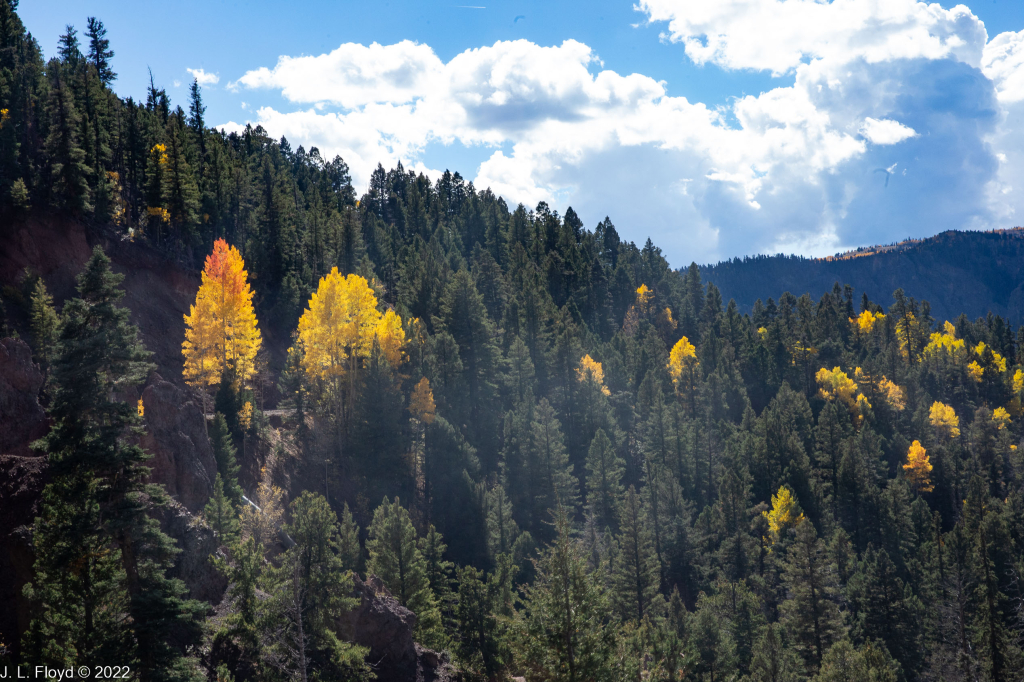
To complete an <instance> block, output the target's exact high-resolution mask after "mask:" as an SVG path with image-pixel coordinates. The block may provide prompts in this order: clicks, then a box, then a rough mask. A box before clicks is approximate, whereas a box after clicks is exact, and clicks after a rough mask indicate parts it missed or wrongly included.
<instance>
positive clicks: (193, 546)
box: [159, 501, 228, 606]
mask: <svg viewBox="0 0 1024 682" xmlns="http://www.w3.org/2000/svg"><path fill="white" fill-rule="evenodd" d="M159 517H160V526H161V527H162V528H163V530H164V532H165V533H167V534H168V535H170V536H171V537H172V538H174V539H175V540H177V542H178V547H179V548H180V549H181V553H180V554H179V555H178V556H177V558H176V559H175V562H174V569H173V570H172V571H171V573H170V575H171V577H172V578H180V579H181V580H182V581H183V582H184V583H185V586H186V587H188V596H189V597H191V598H192V599H200V600H202V601H205V602H209V603H210V604H211V605H213V606H216V605H217V604H219V603H220V602H221V599H223V598H224V592H225V591H226V590H227V588H228V579H227V577H226V576H225V575H224V574H223V573H221V572H220V571H218V570H217V569H216V567H215V566H214V565H213V560H214V558H215V557H221V558H223V554H222V553H221V551H220V540H219V539H218V538H217V535H216V533H214V531H213V529H212V528H210V527H209V526H208V525H206V523H205V522H204V521H203V520H202V518H201V517H198V516H193V515H192V514H189V513H188V510H187V509H185V507H183V506H182V505H181V504H179V503H177V502H173V501H172V502H171V503H170V504H169V505H167V506H166V507H164V508H163V509H161V510H160V513H159Z"/></svg>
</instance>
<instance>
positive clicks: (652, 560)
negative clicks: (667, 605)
mask: <svg viewBox="0 0 1024 682" xmlns="http://www.w3.org/2000/svg"><path fill="white" fill-rule="evenodd" d="M650 526H651V524H650V520H649V518H648V512H647V510H645V509H644V508H643V504H642V503H641V499H640V495H638V494H637V492H636V490H635V489H634V488H633V486H629V489H628V490H626V494H625V497H624V498H623V500H622V506H621V508H620V510H619V529H620V530H619V534H618V536H617V537H616V542H617V545H618V546H617V551H616V555H615V564H614V566H613V568H612V575H611V584H612V589H613V594H614V595H615V597H614V598H615V602H616V604H617V606H618V609H619V613H620V614H621V616H622V618H623V620H634V619H635V620H636V622H637V623H640V622H641V621H643V619H644V616H645V615H650V612H651V608H652V604H653V602H654V601H655V597H656V596H657V594H658V590H659V588H660V587H661V577H660V575H659V566H658V558H657V556H656V555H655V553H654V541H653V538H652V537H651V528H650Z"/></svg>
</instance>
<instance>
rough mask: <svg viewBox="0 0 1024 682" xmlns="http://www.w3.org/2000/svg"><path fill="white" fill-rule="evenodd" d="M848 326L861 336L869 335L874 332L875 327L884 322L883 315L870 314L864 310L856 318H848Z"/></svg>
mask: <svg viewBox="0 0 1024 682" xmlns="http://www.w3.org/2000/svg"><path fill="white" fill-rule="evenodd" d="M849 320H850V324H851V325H853V328H854V330H855V331H857V332H859V333H861V334H870V333H871V332H872V331H874V329H875V326H876V325H878V324H880V323H882V322H884V320H885V315H883V314H882V313H872V312H871V311H869V310H865V311H864V312H862V313H861V314H860V315H858V316H857V317H856V318H852V317H851V318H849Z"/></svg>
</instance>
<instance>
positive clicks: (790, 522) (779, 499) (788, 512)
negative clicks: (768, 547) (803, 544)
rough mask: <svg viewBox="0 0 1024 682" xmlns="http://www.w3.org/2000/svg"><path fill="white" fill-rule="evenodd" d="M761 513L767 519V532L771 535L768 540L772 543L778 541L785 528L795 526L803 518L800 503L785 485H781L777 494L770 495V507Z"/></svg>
mask: <svg viewBox="0 0 1024 682" xmlns="http://www.w3.org/2000/svg"><path fill="white" fill-rule="evenodd" d="M761 515H762V516H764V517H765V518H766V519H768V532H769V534H770V535H771V537H770V538H768V540H769V541H770V542H771V543H772V544H774V543H776V542H778V541H779V539H780V538H781V537H782V534H783V533H784V532H785V531H786V530H788V529H789V528H795V527H796V526H798V525H799V524H800V523H802V522H803V520H804V515H803V512H801V511H800V505H799V504H798V503H797V501H796V498H795V497H793V491H792V490H790V489H789V487H787V486H782V487H781V488H779V492H778V493H777V494H775V495H772V508H771V509H770V510H769V511H763V512H761Z"/></svg>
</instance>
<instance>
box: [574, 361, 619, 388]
mask: <svg viewBox="0 0 1024 682" xmlns="http://www.w3.org/2000/svg"><path fill="white" fill-rule="evenodd" d="M576 380H577V381H579V382H580V383H581V384H582V383H586V382H588V381H592V382H594V383H595V384H596V385H597V386H599V387H600V388H601V393H603V394H605V395H611V391H609V390H608V387H607V386H605V385H604V368H603V367H602V366H601V363H600V362H598V361H597V360H595V359H594V358H592V357H590V354H587V355H584V356H583V357H582V358H580V366H579V367H577V368H576Z"/></svg>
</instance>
